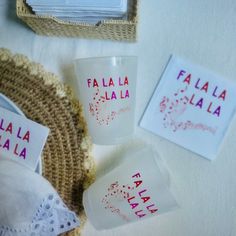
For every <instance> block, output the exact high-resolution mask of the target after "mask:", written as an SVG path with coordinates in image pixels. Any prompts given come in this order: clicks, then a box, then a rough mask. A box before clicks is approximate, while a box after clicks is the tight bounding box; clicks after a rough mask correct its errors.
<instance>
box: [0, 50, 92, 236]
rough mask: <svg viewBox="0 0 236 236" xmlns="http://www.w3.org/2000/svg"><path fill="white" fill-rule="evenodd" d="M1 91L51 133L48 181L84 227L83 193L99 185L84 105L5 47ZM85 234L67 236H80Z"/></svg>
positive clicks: (45, 162) (45, 160) (46, 169)
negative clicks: (88, 188) (95, 179)
mask: <svg viewBox="0 0 236 236" xmlns="http://www.w3.org/2000/svg"><path fill="white" fill-rule="evenodd" d="M0 92H1V93H3V94H4V95H6V96H7V97H9V98H10V99H11V100H12V101H13V102H15V103H16V104H17V105H18V106H19V108H20V109H21V110H22V111H23V112H24V113H25V115H26V116H27V117H28V118H29V119H32V120H34V121H36V122H39V123H41V124H43V125H45V126H47V127H49V128H50V134H49V137H48V139H47V143H46V145H45V147H44V150H43V155H42V163H43V176H44V177H45V178H47V179H48V180H49V181H50V182H51V184H52V185H53V186H54V187H55V188H56V189H57V191H58V193H59V194H60V196H61V197H62V199H63V200H64V201H65V203H66V204H67V206H68V207H69V208H70V209H71V210H73V211H75V212H76V213H77V215H78V216H79V217H80V220H81V221H82V224H83V223H84V222H85V219H86V217H85V215H84V211H83V206H82V193H83V190H84V189H85V188H86V187H87V186H88V185H89V184H91V183H92V181H93V180H94V172H95V167H94V162H93V159H92V158H91V156H90V150H91V143H90V139H89V137H88V135H87V129H86V123H85V121H84V119H83V117H82V115H81V106H80V104H79V102H78V101H76V100H75V99H73V97H72V93H71V91H70V89H69V88H68V87H67V86H65V85H63V84H62V83H60V82H59V80H58V78H57V77H56V76H55V75H53V74H52V73H49V72H46V71H44V69H43V67H42V66H41V65H40V64H37V63H34V62H30V61H29V59H28V58H27V57H25V56H23V55H19V54H16V55H12V54H11V52H10V51H9V50H6V49H3V48H0ZM80 229H81V228H80ZM80 229H76V230H74V231H71V232H70V233H68V234H65V235H70V236H73V235H79V234H80Z"/></svg>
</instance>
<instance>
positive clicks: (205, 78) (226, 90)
mask: <svg viewBox="0 0 236 236" xmlns="http://www.w3.org/2000/svg"><path fill="white" fill-rule="evenodd" d="M235 95H236V86H235V84H234V83H232V82H230V81H228V80H226V79H223V78H221V77H220V76H218V75H216V74H215V73H214V72H211V71H209V70H207V69H205V68H203V67H201V66H198V65H195V64H192V63H190V62H188V61H186V60H183V59H180V58H178V57H172V58H171V59H170V61H169V63H168V65H167V67H166V69H165V72H164V74H163V75H162V78H161V81H160V83H159V85H158V86H157V88H156V90H155V92H154V94H153V96H152V98H151V101H150V103H149V105H148V107H147V109H146V111H145V113H144V115H143V118H142V120H141V122H140V126H141V127H143V128H144V129H147V130H148V131H151V132H152V133H154V134H157V135H160V136H162V137H164V138H166V139H168V140H170V141H172V142H174V143H176V144H178V145H180V146H183V147H185V148H187V149H189V150H191V151H193V152H195V153H198V154H200V155H201V156H203V157H205V158H207V159H209V160H212V159H214V158H215V157H216V155H217V153H218V150H219V147H220V145H221V143H222V140H223V138H224V136H225V133H226V131H227V128H228V126H229V124H230V121H231V120H232V118H233V116H234V114H235V109H236V100H235Z"/></svg>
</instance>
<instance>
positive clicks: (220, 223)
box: [0, 0, 236, 236]
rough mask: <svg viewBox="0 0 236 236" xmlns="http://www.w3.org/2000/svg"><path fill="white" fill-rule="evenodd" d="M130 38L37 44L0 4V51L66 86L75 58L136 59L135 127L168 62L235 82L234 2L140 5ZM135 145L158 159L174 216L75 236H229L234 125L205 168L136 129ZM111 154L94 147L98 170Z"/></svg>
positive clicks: (235, 188) (234, 199) (147, 0)
mask: <svg viewBox="0 0 236 236" xmlns="http://www.w3.org/2000/svg"><path fill="white" fill-rule="evenodd" d="M138 33H139V36H138V42H137V43H132V44H130V43H124V42H111V41H100V40H85V39H70V38H69V39H68V38H54V37H51V38H48V37H44V36H38V35H36V34H34V33H33V32H32V31H31V30H30V29H29V28H28V27H27V26H25V25H24V24H23V23H21V21H20V20H18V19H17V18H16V16H15V1H14V0H0V47H6V48H9V49H11V50H12V52H14V53H23V54H25V55H27V56H28V57H29V58H30V59H31V60H34V61H36V62H40V63H41V64H43V65H44V67H45V68H46V69H47V70H49V71H52V72H54V73H56V74H57V75H59V77H60V78H61V80H64V81H67V82H68V83H73V80H74V75H73V70H72V61H73V59H75V58H79V57H90V56H106V55H137V56H138V57H139V66H138V85H137V94H138V95H137V112H136V122H138V120H139V119H140V117H141V115H142V113H143V111H144V109H145V107H146V105H147V103H148V101H149V99H150V97H151V94H152V93H153V91H154V88H155V86H156V84H157V82H158V81H159V79H160V76H161V73H162V72H163V69H164V67H165V65H166V63H167V60H168V58H169V56H170V55H171V54H176V55H179V56H181V57H184V58H188V59H190V60H191V61H193V62H196V63H198V64H201V65H203V66H205V67H207V68H209V69H211V70H213V71H215V72H216V73H218V74H220V75H221V76H223V77H225V78H228V79H229V80H232V81H235V82H236V66H235V65H236V1H234V0H207V1H206V0H197V1H196V0H178V1H176V0H144V1H141V3H140V10H139V25H138ZM0 76H1V75H0ZM138 138H140V139H142V140H145V141H146V142H148V143H149V144H152V145H154V146H155V148H156V149H157V150H158V151H159V153H160V154H161V156H162V158H163V159H164V161H165V163H166V165H167V166H168V168H169V170H170V172H171V174H172V180H173V185H172V190H173V193H174V195H175V196H176V199H177V200H178V202H179V204H180V206H181V207H180V209H179V210H177V211H175V212H171V213H167V214H164V215H161V216H159V217H153V218H151V219H147V220H145V221H142V222H139V223H135V224H131V225H128V226H124V227H120V228H117V229H114V230H109V231H103V232H97V231H95V230H94V229H93V228H92V226H91V225H90V224H89V223H87V224H86V227H85V229H84V230H83V235H84V236H97V235H99V236H105V235H106V236H111V235H112V236H120V235H136V236H139V235H140V236H143V235H145V236H146V235H147V236H152V235H153V236H154V235H158V236H199V235H201V236H235V235H236V174H235V169H236V158H235V153H236V145H235V141H236V120H235V119H234V121H233V123H232V125H231V127H230V129H229V132H228V134H227V136H226V138H225V140H224V144H223V146H222V149H221V151H220V153H219V155H218V157H217V158H216V160H215V161H213V162H210V161H207V160H205V159H203V158H201V157H199V156H198V155H196V154H193V153H191V152H190V151H187V150H185V149H183V148H181V147H179V146H176V145H175V144H173V143H170V142H168V141H166V140H164V139H162V138H160V137H157V136H154V135H152V134H150V133H148V132H146V131H144V130H142V129H140V128H137V129H136V139H138ZM133 142H136V141H135V140H134V141H133ZM129 145H131V144H128V145H127V146H129ZM127 146H126V147H127ZM119 148H120V147H118V146H116V147H107V146H103V147H100V146H95V147H94V156H95V158H96V160H97V162H98V165H99V167H102V163H106V160H108V159H109V160H112V156H113V155H112V153H113V151H114V150H117V149H119Z"/></svg>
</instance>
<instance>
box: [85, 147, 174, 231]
mask: <svg viewBox="0 0 236 236" xmlns="http://www.w3.org/2000/svg"><path fill="white" fill-rule="evenodd" d="M167 176H168V172H167V170H166V169H165V167H164V166H163V164H162V162H161V160H160V159H159V158H158V154H157V153H155V152H154V151H153V150H152V149H149V148H143V149H141V150H139V151H135V152H129V154H128V156H127V157H126V158H125V159H124V160H123V161H122V163H121V164H120V165H119V166H118V167H116V168H115V169H113V170H112V171H110V172H109V173H107V174H106V175H104V176H103V177H101V178H99V179H98V180H97V181H96V182H95V183H94V184H92V185H91V186H90V187H89V188H88V189H87V190H86V191H85V192H84V194H83V205H84V209H85V213H86V215H87V217H88V219H89V221H90V222H91V223H92V225H93V226H94V227H95V228H96V229H98V230H102V229H110V228H113V227H117V226H120V225H123V224H126V223H129V222H135V221H138V220H142V219H146V218H148V217H151V216H157V215H159V214H161V213H164V212H167V211H170V210H173V209H175V208H177V206H178V205H177V203H176V200H175V198H174V197H173V195H172V194H171V192H170V189H169V184H168V178H167Z"/></svg>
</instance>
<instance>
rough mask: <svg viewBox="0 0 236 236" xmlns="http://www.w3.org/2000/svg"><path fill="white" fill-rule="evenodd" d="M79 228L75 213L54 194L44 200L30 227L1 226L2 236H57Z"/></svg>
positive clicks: (0, 233)
mask: <svg viewBox="0 0 236 236" xmlns="http://www.w3.org/2000/svg"><path fill="white" fill-rule="evenodd" d="M78 226H79V221H78V219H77V217H76V215H75V213H74V212H72V211H70V210H69V209H68V208H67V207H66V206H65V205H64V203H63V202H62V200H61V198H60V197H59V196H58V195H57V194H55V193H54V194H50V195H48V196H47V197H46V198H45V199H44V200H43V202H42V204H41V205H40V206H39V207H38V209H37V211H36V212H35V215H34V216H33V218H32V221H31V223H29V224H28V225H27V224H22V225H19V226H17V227H16V228H12V227H9V226H6V225H1V224H0V236H56V235H58V234H61V233H64V232H66V231H69V230H71V229H74V228H76V227H78Z"/></svg>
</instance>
